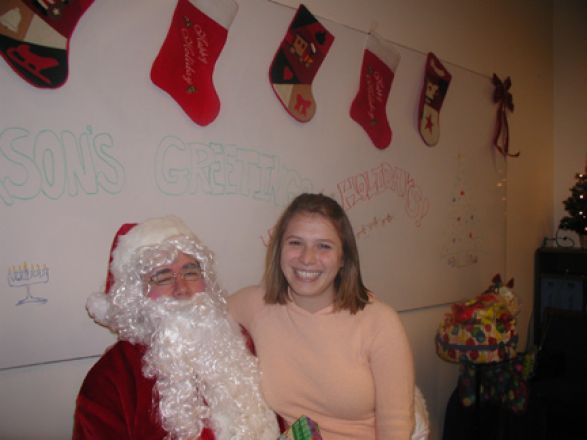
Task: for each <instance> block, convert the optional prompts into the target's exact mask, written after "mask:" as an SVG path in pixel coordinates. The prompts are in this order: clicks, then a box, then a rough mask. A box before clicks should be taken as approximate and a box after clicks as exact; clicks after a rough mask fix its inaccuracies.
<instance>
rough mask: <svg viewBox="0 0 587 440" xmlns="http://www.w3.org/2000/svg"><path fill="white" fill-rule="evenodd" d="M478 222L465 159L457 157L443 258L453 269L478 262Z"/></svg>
mask: <svg viewBox="0 0 587 440" xmlns="http://www.w3.org/2000/svg"><path fill="white" fill-rule="evenodd" d="M477 231H478V221H477V215H476V213H475V208H474V207H473V205H472V203H471V200H470V196H469V193H468V192H467V185H466V182H465V177H464V172H463V157H462V155H461V154H460V153H459V154H458V155H457V175H456V178H455V182H454V186H453V190H452V194H451V200H450V207H449V230H448V231H447V241H446V243H445V244H444V246H443V257H444V258H446V260H447V264H448V265H449V266H451V267H465V266H470V265H471V264H475V263H477V261H478V241H479V237H478V232H477Z"/></svg>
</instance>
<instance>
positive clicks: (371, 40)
mask: <svg viewBox="0 0 587 440" xmlns="http://www.w3.org/2000/svg"><path fill="white" fill-rule="evenodd" d="M399 61H400V55H399V53H397V52H396V51H395V50H394V49H393V48H392V47H389V46H384V45H383V43H382V42H381V41H380V40H379V39H378V38H377V37H376V36H375V34H369V36H368V37H367V43H366V44H365V50H364V52H363V64H362V66H361V79H360V82H359V91H358V92H357V96H356V97H355V99H354V100H353V103H352V105H351V111H350V113H351V118H353V119H354V120H355V121H356V122H357V123H358V124H359V125H361V127H363V129H364V130H365V131H366V132H367V134H368V135H369V138H371V141H372V142H373V144H374V145H375V146H376V147H377V148H379V149H383V148H386V147H387V146H388V145H389V144H390V143H391V128H390V127H389V122H388V121H387V114H386V112H385V107H386V105H387V98H388V96H389V92H390V91H391V83H392V82H393V77H394V75H395V71H396V69H397V66H398V64H399Z"/></svg>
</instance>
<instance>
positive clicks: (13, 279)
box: [8, 262, 49, 306]
mask: <svg viewBox="0 0 587 440" xmlns="http://www.w3.org/2000/svg"><path fill="white" fill-rule="evenodd" d="M48 282H49V268H48V267H47V265H46V264H43V265H40V264H27V263H26V262H24V263H22V264H21V265H19V266H12V267H11V268H10V269H8V285H9V286H10V287H24V288H25V289H26V296H25V297H24V298H22V299H20V300H19V301H18V302H17V303H16V305H17V306H21V305H23V304H45V303H46V302H47V301H48V300H47V298H41V297H39V296H34V295H33V294H32V293H31V286H32V285H33V284H45V283H48Z"/></svg>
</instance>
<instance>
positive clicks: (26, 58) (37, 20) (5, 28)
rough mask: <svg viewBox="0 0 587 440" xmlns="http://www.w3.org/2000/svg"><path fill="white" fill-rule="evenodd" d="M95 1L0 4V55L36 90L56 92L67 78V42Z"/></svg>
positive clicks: (13, 0)
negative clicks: (40, 88)
mask: <svg viewBox="0 0 587 440" xmlns="http://www.w3.org/2000/svg"><path fill="white" fill-rule="evenodd" d="M93 2H94V0H69V1H68V0H2V1H0V54H2V57H3V58H4V59H5V60H6V62H7V63H8V64H9V65H10V67H12V69H13V70H14V71H15V72H16V73H18V74H19V75H20V76H21V77H22V78H23V79H25V80H26V81H28V82H29V83H30V84H32V85H33V86H36V87H42V88H50V89H55V88H57V87H59V86H61V85H63V84H64V83H65V81H66V80H67V75H68V53H69V39H70V37H71V34H72V33H73V31H74V29H75V26H76V25H77V22H78V20H79V19H80V17H81V16H82V15H83V14H84V12H85V11H86V10H87V9H88V8H89V7H90V5H91V4H92V3H93Z"/></svg>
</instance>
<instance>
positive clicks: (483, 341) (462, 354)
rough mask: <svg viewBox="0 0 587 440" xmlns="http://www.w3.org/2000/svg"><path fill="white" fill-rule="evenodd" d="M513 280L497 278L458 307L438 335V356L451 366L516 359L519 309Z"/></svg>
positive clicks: (455, 306) (446, 318)
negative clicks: (457, 363)
mask: <svg viewBox="0 0 587 440" xmlns="http://www.w3.org/2000/svg"><path fill="white" fill-rule="evenodd" d="M512 287H513V280H510V281H509V282H508V283H507V284H505V285H504V284H503V283H502V281H501V277H500V276H499V275H496V276H495V277H494V278H493V282H492V284H491V286H490V287H489V288H488V289H487V290H486V291H485V292H483V293H482V294H480V295H478V296H476V297H474V298H473V299H471V300H468V301H465V302H460V303H455V304H453V305H452V306H451V312H450V313H447V314H446V315H445V318H444V320H443V322H442V323H441V324H440V326H439V328H438V331H437V334H436V352H437V353H438V355H439V356H440V357H441V358H442V359H444V360H447V361H449V362H463V361H465V362H472V363H476V364H483V363H490V362H501V361H503V360H507V359H511V358H513V357H514V356H516V346H517V343H518V333H517V329H516V316H517V315H518V313H519V305H518V300H517V298H516V296H515V295H514V294H513V293H512V291H511V288H512Z"/></svg>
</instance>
